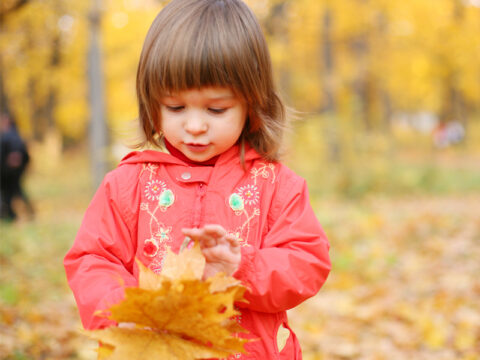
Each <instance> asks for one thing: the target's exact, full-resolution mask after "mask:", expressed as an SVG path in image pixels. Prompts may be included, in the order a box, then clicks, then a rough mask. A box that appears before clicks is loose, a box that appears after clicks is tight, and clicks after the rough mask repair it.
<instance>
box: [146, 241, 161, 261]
mask: <svg viewBox="0 0 480 360" xmlns="http://www.w3.org/2000/svg"><path fill="white" fill-rule="evenodd" d="M158 249H159V246H158V244H157V240H155V239H147V240H145V242H144V243H143V254H144V255H145V256H148V257H154V256H155V255H157V253H158Z"/></svg>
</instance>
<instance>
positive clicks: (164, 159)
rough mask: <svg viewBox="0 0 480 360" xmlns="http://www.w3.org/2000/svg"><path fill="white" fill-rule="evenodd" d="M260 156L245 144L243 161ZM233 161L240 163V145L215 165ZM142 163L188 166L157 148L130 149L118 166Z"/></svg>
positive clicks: (227, 152)
mask: <svg viewBox="0 0 480 360" xmlns="http://www.w3.org/2000/svg"><path fill="white" fill-rule="evenodd" d="M260 158H261V156H260V155H259V154H258V153H257V152H256V151H255V149H253V148H252V147H250V146H249V145H245V161H246V162H248V161H252V160H256V159H260ZM231 161H235V162H237V163H240V146H238V145H234V146H232V147H231V148H230V149H228V150H227V151H225V152H224V153H223V154H221V155H220V157H219V158H218V160H217V162H216V165H219V164H224V163H227V162H231ZM143 163H163V164H176V165H185V166H188V164H187V163H185V162H184V161H182V160H180V159H178V158H176V157H175V156H173V155H171V154H169V153H167V152H163V151H157V150H143V151H132V152H131V153H129V154H127V155H126V156H125V157H124V158H123V159H122V161H121V162H120V164H119V166H121V165H125V164H143Z"/></svg>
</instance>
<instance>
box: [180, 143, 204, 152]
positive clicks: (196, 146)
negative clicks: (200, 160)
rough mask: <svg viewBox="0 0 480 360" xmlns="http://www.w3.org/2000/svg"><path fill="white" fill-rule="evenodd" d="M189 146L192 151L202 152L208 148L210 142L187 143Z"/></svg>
mask: <svg viewBox="0 0 480 360" xmlns="http://www.w3.org/2000/svg"><path fill="white" fill-rule="evenodd" d="M185 145H186V146H187V148H188V149H189V150H190V151H192V152H202V151H205V150H207V148H208V146H209V144H194V143H186V144H185Z"/></svg>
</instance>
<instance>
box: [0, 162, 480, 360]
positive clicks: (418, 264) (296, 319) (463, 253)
mask: <svg viewBox="0 0 480 360" xmlns="http://www.w3.org/2000/svg"><path fill="white" fill-rule="evenodd" d="M70 160H71V161H65V162H63V163H62V166H60V167H59V166H56V165H55V164H48V163H42V164H36V165H35V164H34V165H35V166H34V167H33V169H32V171H31V173H30V176H29V179H28V189H29V192H30V195H31V197H32V198H33V200H34V202H35V205H36V209H37V214H36V217H35V219H34V220H33V221H29V220H28V219H26V218H25V217H22V218H21V219H20V221H19V222H17V223H14V224H5V223H2V224H1V225H0V226H1V229H0V231H1V242H0V267H1V271H0V358H1V359H84V360H87V359H94V358H95V353H94V351H93V349H94V348H95V344H94V343H92V342H91V341H89V340H86V338H85V337H83V336H82V335H79V333H78V330H79V329H80V323H79V320H78V316H77V313H76V308H75V305H74V301H73V298H72V296H71V294H70V291H69V289H68V287H67V285H66V282H65V278H64V272H63V266H62V260H63V256H64V254H65V252H66V250H67V249H68V247H69V246H70V244H71V242H72V241H73V238H74V235H75V232H76V230H77V228H78V226H79V223H80V221H81V217H82V214H83V211H84V210H85V207H86V206H87V204H88V202H89V200H90V198H91V192H90V191H89V190H88V177H87V175H86V171H85V169H86V168H87V164H86V163H85V161H83V160H81V158H77V157H74V158H72V159H70ZM40 165H41V166H40ZM316 209H317V211H318V215H319V218H320V219H321V221H322V223H323V225H324V227H325V230H326V232H327V234H328V235H329V237H330V240H331V245H332V249H331V255H332V259H333V271H332V274H331V276H330V277H329V279H328V281H327V283H326V284H325V286H324V288H323V289H322V290H321V291H320V293H319V294H318V295H317V296H316V297H314V298H312V299H310V300H308V301H307V302H305V303H304V304H302V305H301V306H299V307H298V308H296V309H294V310H292V311H290V318H291V325H292V327H293V328H294V330H295V331H296V333H297V335H298V337H299V338H300V342H301V344H302V347H303V350H304V356H305V359H306V360H311V359H332V360H336V359H372V360H373V359H375V360H376V359H393V360H395V359H420V360H422V359H436V360H438V359H440V360H441V359H472V360H473V359H478V358H480V301H479V300H480V260H479V259H480V194H477V195H475V194H471V195H469V196H466V195H463V196H461V197H460V196H454V195H448V196H441V197H440V196H437V197H434V196H428V197H421V196H416V197H408V196H404V197H396V198H387V197H383V198H378V197H375V196H371V197H369V198H365V199H363V200H351V201H348V200H323V199H317V201H316Z"/></svg>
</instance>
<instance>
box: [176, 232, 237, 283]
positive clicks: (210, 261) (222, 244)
mask: <svg viewBox="0 0 480 360" xmlns="http://www.w3.org/2000/svg"><path fill="white" fill-rule="evenodd" d="M182 232H183V234H185V235H186V236H189V237H190V238H192V239H193V240H195V241H199V242H200V248H201V250H202V253H203V255H204V256H205V260H206V264H205V271H204V273H203V278H204V279H206V278H209V277H211V276H213V275H215V274H216V273H218V272H223V273H225V274H227V275H229V276H230V275H232V274H233V273H234V272H235V271H237V269H238V265H239V264H240V259H241V252H240V245H239V243H238V241H237V240H236V239H235V237H234V236H233V235H229V234H227V231H226V230H225V229H224V228H223V227H222V226H221V225H205V226H204V227H203V228H200V229H198V228H193V229H183V230H182Z"/></svg>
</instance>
